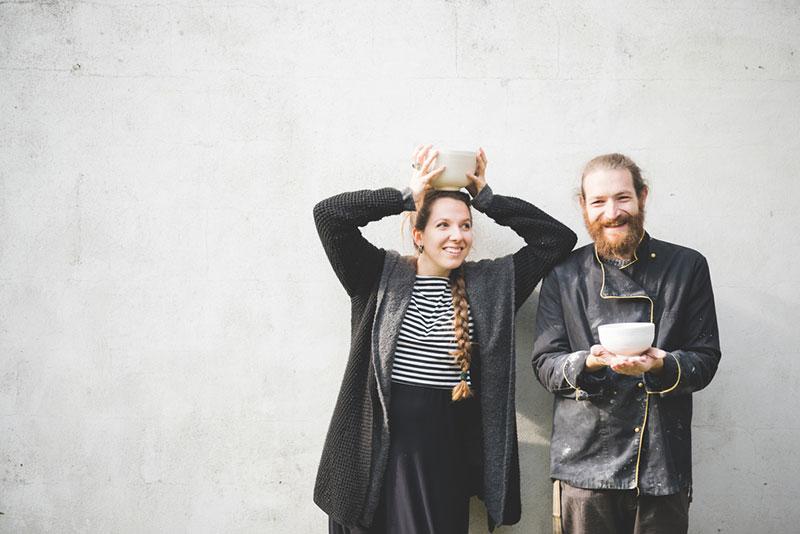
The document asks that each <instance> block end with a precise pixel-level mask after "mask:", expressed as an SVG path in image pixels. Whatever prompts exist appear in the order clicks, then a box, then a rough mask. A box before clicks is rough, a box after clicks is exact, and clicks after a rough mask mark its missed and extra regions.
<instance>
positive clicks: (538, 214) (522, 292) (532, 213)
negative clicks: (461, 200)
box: [472, 185, 578, 309]
mask: <svg viewBox="0 0 800 534" xmlns="http://www.w3.org/2000/svg"><path fill="white" fill-rule="evenodd" d="M472 205H473V206H475V209H477V210H478V211H481V212H483V213H485V214H486V215H488V216H489V217H491V218H492V219H494V221H495V222H496V223H497V224H501V225H503V226H508V227H510V228H511V229H512V230H514V231H515V232H516V233H517V234H519V236H520V237H522V238H523V239H524V240H525V246H523V247H522V248H521V249H519V250H518V251H517V252H515V253H514V280H515V282H514V303H515V306H516V309H519V308H520V306H522V304H523V303H524V302H525V299H527V298H528V297H529V296H530V294H531V293H532V292H533V289H534V288H535V287H536V284H538V283H539V281H540V280H541V279H542V277H543V276H544V275H545V274H546V273H547V272H548V271H549V270H550V269H551V268H552V267H553V265H555V264H556V263H558V262H559V261H560V260H562V259H563V258H565V257H566V256H567V254H569V253H570V251H571V250H572V247H574V246H575V242H576V241H577V240H578V237H577V236H576V235H575V232H573V231H572V230H570V229H569V228H568V227H567V226H565V225H564V224H562V223H560V222H559V221H557V220H556V219H554V218H553V217H551V216H550V215H548V214H547V213H545V212H543V211H542V210H540V209H539V208H537V207H536V206H534V205H533V204H530V203H528V202H526V201H524V200H521V199H519V198H515V197H507V196H502V195H496V194H494V193H493V192H492V190H491V188H490V187H489V186H488V185H487V186H484V188H483V189H481V192H480V193H478V195H477V196H476V197H475V199H474V200H473V202H472Z"/></svg>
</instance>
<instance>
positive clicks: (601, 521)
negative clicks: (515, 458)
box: [553, 480, 689, 534]
mask: <svg viewBox="0 0 800 534" xmlns="http://www.w3.org/2000/svg"><path fill="white" fill-rule="evenodd" d="M559 516H560V517H559ZM688 528H689V492H688V490H683V491H681V492H680V493H676V494H674V495H665V496H663V497H653V496H650V495H639V496H637V495H636V490H591V489H582V488H576V487H574V486H570V485H569V484H567V483H565V482H560V481H558V480H556V481H555V484H554V486H553V532H554V534H561V533H562V532H563V534H686V532H687V530H688Z"/></svg>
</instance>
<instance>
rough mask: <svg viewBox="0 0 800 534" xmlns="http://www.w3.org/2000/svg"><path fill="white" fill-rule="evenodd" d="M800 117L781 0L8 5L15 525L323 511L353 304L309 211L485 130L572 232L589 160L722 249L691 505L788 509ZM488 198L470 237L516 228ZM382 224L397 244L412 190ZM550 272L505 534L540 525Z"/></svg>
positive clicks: (652, 209)
mask: <svg viewBox="0 0 800 534" xmlns="http://www.w3.org/2000/svg"><path fill="white" fill-rule="evenodd" d="M798 134H800V5H799V4H798V2H796V1H791V0H785V1H780V0H775V1H758V0H730V1H725V2H721V1H720V2H689V1H685V2H684V1H680V2H660V1H650V2H634V1H630V2H588V3H587V2H577V1H562V2H548V1H542V0H535V1H530V2H522V1H507V2H499V1H495V2H491V1H483V2H477V1H475V2H473V1H466V0H455V1H426V2H422V1H406V2H355V1H346V2H322V1H319V2H308V1H301V2H289V1H274V2H273V1H259V0H241V1H238V0H236V1H231V2H228V3H218V2H200V1H194V0H183V1H169V0H164V1H159V2H151V1H142V2H122V1H115V0H106V1H96V2H95V1H93V2H89V1H32V2H27V1H18V2H0V461H1V462H2V463H1V464H0V511H1V512H3V514H4V515H0V531H2V532H309V533H312V532H322V531H323V530H324V524H325V516H324V514H323V513H322V512H320V511H319V510H318V509H317V508H316V507H315V506H314V505H313V504H312V502H311V494H312V486H313V480H314V475H315V470H316V464H317V460H318V458H319V454H320V451H321V448H322V443H323V439H324V435H325V431H326V428H327V424H328V420H329V417H330V414H331V411H332V408H333V402H334V400H335V396H336V393H337V391H338V385H339V380H340V375H341V372H342V370H343V368H344V362H345V357H346V352H347V345H348V327H349V319H348V313H349V306H348V301H347V298H346V296H345V293H344V291H343V290H341V289H340V287H339V286H338V284H337V281H336V279H335V277H334V275H333V273H332V271H331V270H330V268H329V266H328V264H327V262H326V259H325V256H324V254H323V251H322V248H321V247H320V245H319V243H318V240H317V237H316V232H315V230H314V227H313V223H312V220H311V208H312V206H313V204H314V203H315V202H316V201H317V200H319V199H321V198H323V197H325V196H328V195H331V194H334V193H336V192H339V191H342V190H352V189H360V188H376V187H383V186H395V187H398V188H401V187H403V186H404V185H405V184H406V182H407V180H408V176H409V174H408V171H409V155H410V153H411V150H412V148H413V146H414V145H415V144H416V143H419V142H427V141H430V142H434V143H438V144H440V145H442V146H449V147H453V148H475V147H477V146H478V145H481V146H483V147H484V148H485V149H486V151H487V153H488V155H489V160H490V165H489V169H488V177H489V183H490V184H491V185H492V186H493V188H494V189H495V190H496V191H498V192H501V193H509V194H514V195H517V196H520V197H523V198H526V199H530V200H532V201H533V202H535V203H536V204H538V205H539V206H541V207H543V208H544V209H546V210H548V211H549V212H550V213H552V214H554V215H555V216H557V217H559V218H561V219H562V220H564V221H565V222H567V223H568V224H569V225H570V226H572V227H573V228H574V229H576V231H578V232H579V234H580V235H581V244H582V243H585V242H586V237H585V232H584V231H583V229H582V223H581V219H580V214H579V210H578V207H577V204H576V203H575V202H574V198H573V193H574V187H575V186H576V185H577V175H578V172H579V169H580V167H581V165H582V164H583V163H584V162H585V161H586V160H588V159H589V158H590V157H592V156H594V155H596V154H599V153H602V152H607V151H612V150H613V151H623V152H625V153H628V154H629V155H631V156H632V157H634V159H636V160H637V161H638V162H639V163H640V164H641V166H642V167H643V168H644V170H645V172H646V175H647V177H648V178H649V180H650V182H651V186H652V191H651V197H650V201H649V203H648V208H649V218H648V224H647V228H648V230H649V231H650V232H651V233H652V234H653V235H654V236H656V237H658V238H661V239H665V240H668V241H673V242H678V243H681V244H684V245H687V246H691V247H694V248H697V249H699V250H700V251H702V252H703V253H704V254H705V255H706V256H707V258H708V260H709V263H710V266H711V270H712V277H713V282H714V288H715V291H716V300H717V308H718V316H719V322H720V328H721V336H722V342H723V349H724V356H723V361H722V364H721V367H720V370H719V373H718V375H717V378H716V379H715V381H714V382H713V383H712V384H711V386H710V387H709V388H708V389H706V390H705V391H703V392H701V393H699V394H697V395H696V396H695V419H694V454H695V461H694V465H695V478H696V484H695V502H694V504H693V505H692V508H691V521H692V527H691V531H692V532H693V533H702V534H710V533H718V532H724V533H743V534H744V533H754V532H759V533H783V532H789V531H791V530H792V529H794V528H795V526H796V525H797V523H798V521H800V513H799V512H798V509H797V506H796V503H797V501H798V499H799V498H800V482H798V460H797V454H796V452H795V451H796V442H797V438H798V436H800V423H798V418H797V416H796V413H795V408H796V406H797V405H798V403H797V394H796V393H797V392H796V388H797V384H798V382H799V381H800V362H798V357H797V351H796V345H797V343H796V340H797V325H796V321H797V319H798V315H799V314H798V311H799V310H798V304H800V282H798V277H797V274H798V270H797V267H796V263H797V261H798V260H800V237H798V232H797V231H796V229H795V225H796V224H797V220H798V219H797V216H796V210H797V208H796V206H797V201H798V197H799V194H800V186H798V177H799V175H800V159H798V152H799V151H800V136H799V135H798ZM477 226H478V235H477V245H476V250H475V252H474V253H473V254H474V256H473V257H475V258H478V257H484V256H496V255H502V254H506V253H509V252H511V251H513V250H515V249H516V248H517V247H518V246H520V244H521V241H520V240H519V239H518V238H517V237H516V236H515V235H514V234H513V233H512V232H510V231H509V230H507V229H504V228H499V227H497V226H495V225H494V224H493V223H492V222H491V221H490V220H488V219H486V218H485V217H483V216H480V217H478V220H477ZM366 234H367V235H368V237H369V238H370V239H372V240H374V241H375V242H379V243H380V244H381V245H383V246H385V247H390V248H398V249H401V250H406V251H408V250H409V246H408V243H409V241H408V239H405V240H403V238H402V233H401V221H400V218H397V217H396V218H392V219H389V220H385V221H382V222H380V223H377V224H374V225H371V226H370V227H368V229H367V230H366ZM535 300H536V299H535V297H534V298H532V299H531V301H530V302H529V303H528V304H526V306H525V308H524V309H523V312H522V313H521V315H520V317H519V324H518V325H517V326H518V331H519V340H518V360H519V361H518V365H517V370H518V412H519V418H518V421H519V429H520V440H521V460H522V471H523V472H522V479H523V494H524V495H523V507H524V513H523V520H522V522H521V523H520V524H519V525H517V526H515V527H513V528H508V527H505V528H503V529H501V530H500V532H507V533H512V532H514V533H523V532H524V533H537V532H546V530H547V529H548V528H549V524H550V518H549V511H550V496H549V485H548V481H547V448H548V436H549V431H550V414H551V399H550V396H549V394H547V393H546V392H545V391H544V390H543V389H542V388H541V387H540V386H539V385H538V384H537V383H535V381H534V378H533V375H532V372H531V371H530V364H529V361H530V350H531V344H532V340H531V337H532V331H531V329H532V324H533V320H534V310H535ZM481 508H482V507H481V506H480V505H479V503H477V501H476V502H474V506H473V509H474V511H473V531H474V532H481V531H483V530H484V528H483V525H484V524H485V523H484V521H485V516H484V515H483V511H482V509H481ZM793 525H794V526H793Z"/></svg>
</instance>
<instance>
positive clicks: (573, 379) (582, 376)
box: [562, 350, 606, 401]
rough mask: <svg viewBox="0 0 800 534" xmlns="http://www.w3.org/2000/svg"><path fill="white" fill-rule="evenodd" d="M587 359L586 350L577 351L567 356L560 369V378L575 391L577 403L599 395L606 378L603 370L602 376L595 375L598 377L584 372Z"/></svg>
mask: <svg viewBox="0 0 800 534" xmlns="http://www.w3.org/2000/svg"><path fill="white" fill-rule="evenodd" d="M588 357H589V351H588V350H579V351H576V352H573V353H572V354H568V355H567V357H566V358H565V360H564V367H563V368H562V374H563V377H562V378H563V379H564V382H566V383H567V384H569V386H570V387H571V388H572V389H574V390H575V400H578V401H582V400H587V399H589V398H590V397H596V396H597V395H599V393H600V392H601V391H602V389H603V388H602V383H603V382H604V380H605V377H606V374H605V369H603V372H602V374H601V373H600V372H598V373H597V374H598V375H600V376H591V375H592V374H593V373H589V372H587V371H585V367H586V358H588Z"/></svg>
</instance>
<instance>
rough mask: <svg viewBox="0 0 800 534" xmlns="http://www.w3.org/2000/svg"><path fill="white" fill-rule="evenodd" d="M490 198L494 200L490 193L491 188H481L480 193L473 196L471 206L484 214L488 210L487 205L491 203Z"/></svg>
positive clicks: (492, 194)
mask: <svg viewBox="0 0 800 534" xmlns="http://www.w3.org/2000/svg"><path fill="white" fill-rule="evenodd" d="M492 198H494V193H493V192H492V188H491V187H489V184H486V185H484V186H483V189H481V191H480V193H478V194H477V195H475V198H473V199H472V206H473V207H474V208H475V209H476V210H478V211H480V212H485V211H486V210H487V209H489V204H491V203H492Z"/></svg>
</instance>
